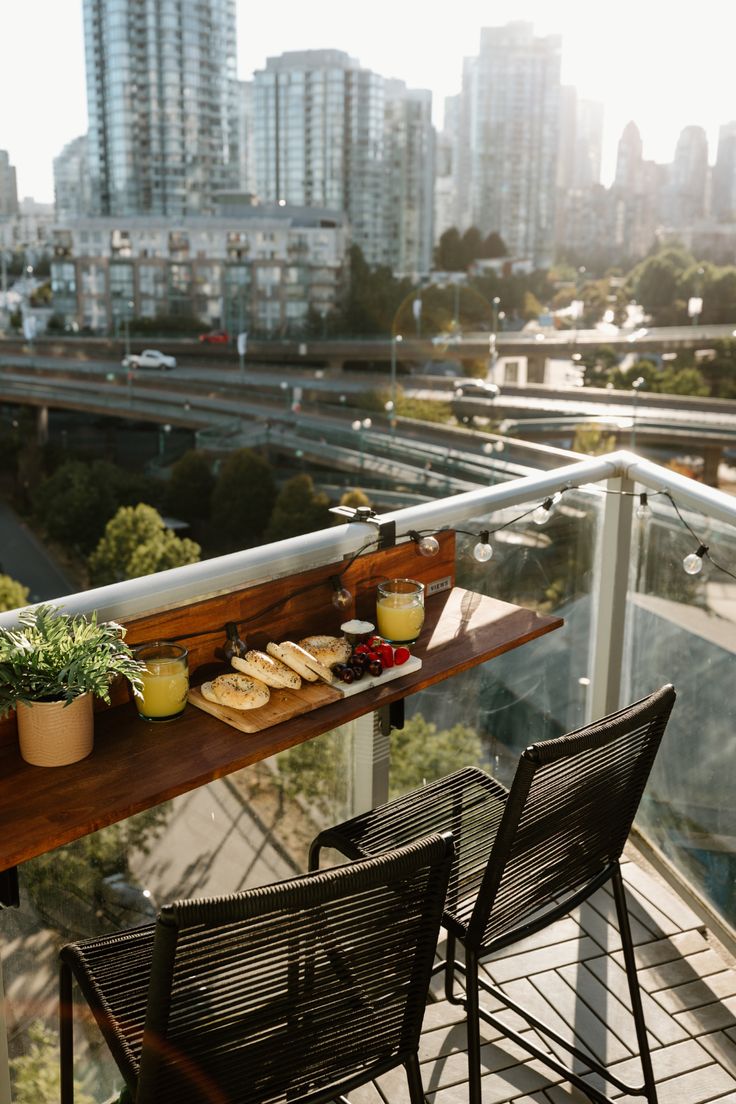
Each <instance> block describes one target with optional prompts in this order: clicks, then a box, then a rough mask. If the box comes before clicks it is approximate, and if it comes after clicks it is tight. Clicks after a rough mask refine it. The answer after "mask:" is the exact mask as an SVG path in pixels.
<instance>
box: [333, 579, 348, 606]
mask: <svg viewBox="0 0 736 1104" xmlns="http://www.w3.org/2000/svg"><path fill="white" fill-rule="evenodd" d="M330 582H331V584H332V604H333V606H334V607H335V609H338V610H346V609H347V608H348V607H349V606H350V605H351V604H352V601H353V596H352V594H351V593H350V591H349V590H348V588H347V587H344V586H343V585H342V582H341V580H340V576H339V575H333V576H331V578H330Z"/></svg>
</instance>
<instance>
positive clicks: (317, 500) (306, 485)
mask: <svg viewBox="0 0 736 1104" xmlns="http://www.w3.org/2000/svg"><path fill="white" fill-rule="evenodd" d="M329 511H330V500H329V498H328V497H327V495H326V494H324V493H323V492H322V491H316V490H315V488H314V483H313V482H312V477H311V475H306V474H302V475H295V476H294V477H293V479H289V480H288V481H287V482H286V483H284V485H283V487H282V488H281V490H280V491H279V494H278V497H277V499H276V502H275V504H274V508H273V513H272V514H271V520H270V522H269V523H268V528H267V530H266V540H268V541H277V540H285V539H286V538H287V537H296V536H299V534H301V533H313V532H315V530H317V529H327V528H329V526H330V525H332V520H333V519H332V514H330V512H329Z"/></svg>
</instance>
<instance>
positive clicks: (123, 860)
mask: <svg viewBox="0 0 736 1104" xmlns="http://www.w3.org/2000/svg"><path fill="white" fill-rule="evenodd" d="M355 734H356V724H355V723H353V724H349V725H345V726H343V727H342V728H340V729H336V730H335V731H334V732H327V733H325V734H324V735H322V736H320V737H318V738H317V739H314V740H310V741H308V742H307V743H305V744H302V745H300V746H298V747H295V748H291V749H289V750H288V751H285V752H283V753H281V754H280V755H277V756H274V757H273V758H272V759H269V760H266V761H264V762H262V763H259V764H256V765H254V766H252V767H248V768H246V769H245V770H242V771H238V772H237V773H235V774H232V775H230V776H228V777H227V778H223V779H220V780H218V781H217V782H213V783H211V784H210V785H208V786H202V787H200V788H199V789H196V790H193V791H192V792H191V793H188V794H183V795H182V796H180V797H177V798H175V799H174V800H173V801H169V802H167V803H166V804H164V805H160V806H158V807H156V808H154V809H150V810H148V811H147V812H144V813H140V814H138V815H137V816H134V817H131V818H130V819H129V820H127V821H124V822H123V823H121V824H116V825H112V826H111V827H109V828H105V829H103V830H102V831H100V832H96V833H94V834H93V835H90V836H87V837H85V838H84V839H82V840H78V841H77V842H76V843H73V844H71V845H69V846H68V847H61V848H58V849H57V850H55V851H52V852H49V854H47V855H43V856H41V857H39V858H38V859H34V860H32V861H31V862H28V863H25V864H24V865H23V866H22V867H21V868H20V883H21V908H20V909H18V910H16V909H5V910H1V911H0V938H2V942H3V951H4V953H3V977H4V984H5V995H6V998H7V1017H8V1035H9V1047H10V1060H11V1062H10V1064H11V1078H12V1082H13V1089H14V1095H13V1099H14V1100H20V1101H29V1102H30V1101H31V1100H32V1101H33V1102H34V1104H56V1102H57V1101H58V1099H59V1089H58V1010H57V987H58V957H57V956H58V950H59V948H60V947H61V946H63V945H64V944H65V943H68V942H70V941H73V940H78V939H85V938H89V937H90V936H96V935H99V934H102V933H105V932H112V931H115V930H117V929H120V928H128V927H133V926H136V925H139V924H142V923H148V922H150V921H151V920H152V919H153V918H154V917H155V914H156V909H157V908H158V907H159V906H160V905H162V904H164V903H165V902H167V901H172V900H176V899H178V898H187V897H197V896H199V897H203V896H215V895H219V894H227V893H234V892H237V891H239V890H244V889H250V888H252V887H254V886H260V885H267V884H268V883H270V882H275V881H281V880H282V879H284V878H290V877H293V876H295V875H297V874H301V873H303V872H304V871H305V870H306V867H307V849H308V847H309V844H310V842H311V840H312V839H313V838H314V836H315V835H316V834H317V833H318V832H319V831H320V830H321V829H323V828H326V827H328V826H329V825H330V824H335V823H339V821H341V820H344V819H345V818H346V817H348V816H351V815H353V812H354V804H353V802H354V786H355V779H354V776H353V771H352V768H351V764H352V761H353V742H354V739H355ZM82 1008H83V1005H82V1003H81V1001H80V1004H79V1006H78V1015H77V1018H76V1024H75V1076H76V1079H77V1085H78V1092H77V1094H76V1100H77V1102H78V1104H92V1102H94V1104H103V1102H106V1101H109V1100H110V1099H111V1096H112V1094H113V1093H117V1092H119V1091H120V1089H121V1087H122V1078H121V1077H120V1075H119V1073H118V1072H117V1068H116V1066H115V1064H114V1063H113V1061H112V1059H111V1058H110V1057H109V1053H108V1051H107V1048H106V1046H105V1045H104V1044H103V1042H102V1039H101V1036H100V1034H99V1032H98V1031H97V1029H96V1027H95V1026H94V1023H93V1022H92V1018H91V1016H88V1015H85V1014H84V1013H83V1011H82Z"/></svg>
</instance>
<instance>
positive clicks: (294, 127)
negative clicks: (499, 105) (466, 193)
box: [253, 50, 434, 272]
mask: <svg viewBox="0 0 736 1104" xmlns="http://www.w3.org/2000/svg"><path fill="white" fill-rule="evenodd" d="M253 85H254V103H253V119H254V152H255V165H256V184H257V192H258V198H259V200H261V201H262V202H265V203H279V204H286V205H296V206H306V207H329V208H334V209H337V210H340V211H344V212H345V213H346V214H347V216H348V218H349V220H350V225H351V230H352V239H353V242H354V243H355V244H356V245H359V246H360V248H361V250H362V251H363V254H364V256H365V258H366V260H367V261H368V263H369V264H388V265H391V267H392V268H394V269H395V270H397V271H403V272H414V271H418V272H421V271H426V269H427V266H428V263H429V260H430V255H431V236H432V173H433V167H432V166H433V160H432V159H433V153H434V142H433V134H434V132H433V130H432V123H431V96H430V93H428V92H423V91H416V90H412V89H407V88H406V87H405V85H404V84H403V83H402V82H400V81H388V80H385V79H384V78H383V77H382V76H379V75H378V74H377V73H373V72H371V70H369V69H364V68H363V67H362V66H361V65H360V63H359V62H358V61H357V60H356V59H355V58H351V57H349V56H348V54H346V53H344V52H343V51H342V50H295V51H290V52H288V53H284V54H281V55H279V56H278V57H270V58H268V60H267V62H266V67H265V69H261V70H257V71H256V73H255V74H254V78H253Z"/></svg>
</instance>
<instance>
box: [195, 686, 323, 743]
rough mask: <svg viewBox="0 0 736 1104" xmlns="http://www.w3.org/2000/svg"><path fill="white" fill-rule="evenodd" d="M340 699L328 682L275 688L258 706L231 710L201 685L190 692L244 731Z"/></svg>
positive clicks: (198, 703) (206, 708) (202, 706)
mask: <svg viewBox="0 0 736 1104" xmlns="http://www.w3.org/2000/svg"><path fill="white" fill-rule="evenodd" d="M340 698H342V694H341V693H340V691H339V690H333V688H332V687H331V686H328V685H327V683H326V682H304V683H302V686H301V689H300V690H272V691H271V697H270V699H269V700H268V701H267V702H266V704H265V705H261V706H260V707H259V708H258V709H231V708H230V707H229V706H227V705H218V704H217V703H216V702H211V701H208V700H207V698H205V697H204V696H203V694H202V692H201V690H200V689H199V687H198V686H193V687H192V688H191V689H190V691H189V702H190V704H191V705H196V707H197V709H203V710H204V712H205V713H210V714H211V715H212V716H213V717H218V718H219V720H221V721H224V722H225V724H229V725H232V727H233V728H238V729H240V731H241V732H260V731H261V729H263V728H271V727H272V726H273V725H277V724H281V722H282V721H288V720H289V719H290V718H291V717H298V716H299V714H300V713H309V712H310V711H311V710H312V709H319V707H320V706H321V705H327V704H328V703H329V702H334V701H339V700H340Z"/></svg>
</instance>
